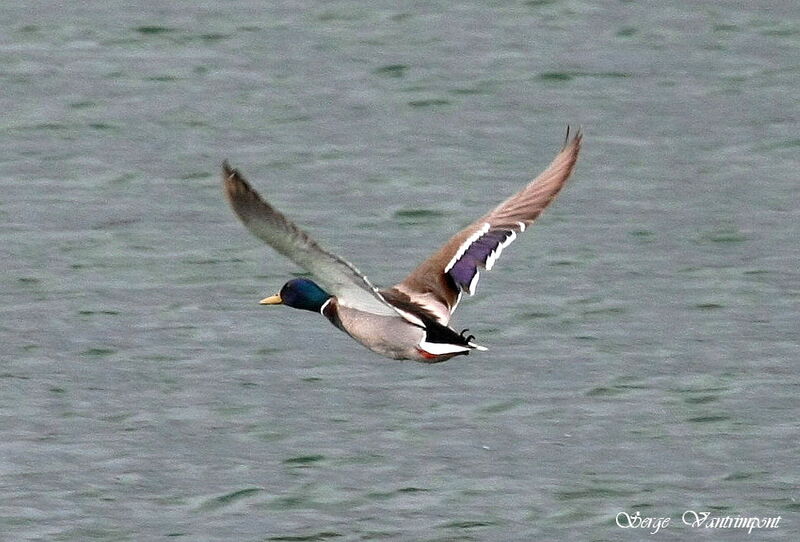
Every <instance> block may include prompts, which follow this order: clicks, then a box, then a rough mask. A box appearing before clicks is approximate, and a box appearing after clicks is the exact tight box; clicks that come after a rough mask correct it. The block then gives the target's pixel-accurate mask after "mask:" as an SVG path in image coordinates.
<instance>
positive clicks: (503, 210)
mask: <svg viewBox="0 0 800 542" xmlns="http://www.w3.org/2000/svg"><path fill="white" fill-rule="evenodd" d="M580 148H581V134H580V132H578V133H576V134H575V136H574V137H573V138H572V139H571V140H570V138H569V129H567V138H566V141H565V143H564V148H563V149H561V152H559V153H558V155H557V156H556V157H555V158H554V159H553V161H552V162H551V163H550V165H549V166H547V169H545V170H544V171H543V172H542V173H541V174H540V175H539V176H538V177H536V178H535V179H534V180H533V181H531V182H530V184H528V186H526V187H525V188H523V189H522V190H520V191H519V192H517V193H516V194H514V195H513V196H511V197H510V198H508V199H507V200H505V201H504V202H502V203H501V204H500V205H498V206H497V207H495V208H494V209H492V210H491V211H490V212H489V213H487V214H486V215H484V216H482V217H481V218H479V219H478V220H476V221H475V222H473V223H472V224H470V225H469V226H467V227H466V228H464V229H463V230H461V231H460V232H458V233H457V234H455V235H454V236H453V237H451V238H450V240H449V241H447V243H445V245H444V246H443V247H442V248H440V249H439V250H438V251H437V252H436V253H434V254H433V255H432V256H431V257H430V258H428V259H427V260H425V261H424V262H422V263H421V264H420V265H419V266H418V267H417V268H416V269H415V270H414V271H412V272H411V274H409V275H408V276H407V277H406V278H405V279H404V280H403V282H401V283H400V284H397V285H395V286H394V287H392V288H390V289H388V290H386V291H384V292H383V295H384V296H385V297H387V299H398V300H402V301H403V302H405V303H411V304H415V305H417V306H418V309H419V310H424V311H426V312H427V313H429V314H431V315H433V316H434V317H435V318H436V319H437V320H438V321H439V322H440V323H442V324H445V325H446V324H447V323H448V321H449V320H450V316H451V314H452V313H453V311H454V310H455V308H456V306H457V305H458V302H459V301H460V299H461V295H462V293H463V292H467V293H468V294H470V295H472V294H474V293H475V287H476V285H477V283H478V278H479V277H480V268H485V269H487V270H488V269H491V268H492V266H493V265H494V263H495V261H496V260H497V258H498V257H499V256H500V253H501V252H502V251H503V249H504V248H505V247H506V246H508V245H509V244H510V243H511V242H512V241H514V239H516V238H517V234H519V233H521V232H523V231H525V229H526V228H527V227H528V225H529V224H530V223H531V222H533V221H534V220H535V219H536V217H538V216H539V214H541V212H542V211H543V210H544V209H545V207H547V206H548V205H549V204H550V202H551V201H553V198H555V197H556V195H557V194H558V192H559V191H560V190H561V188H562V187H563V186H564V183H565V182H566V181H567V179H568V178H569V176H570V174H571V173H572V170H573V168H574V167H575V162H576V160H577V159H578V152H579V151H580ZM392 302H393V303H394V301H392Z"/></svg>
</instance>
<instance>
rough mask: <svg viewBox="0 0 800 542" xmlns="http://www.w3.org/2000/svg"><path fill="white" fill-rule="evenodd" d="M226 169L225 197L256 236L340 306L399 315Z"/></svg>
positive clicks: (363, 280) (357, 275)
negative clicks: (304, 272) (298, 269)
mask: <svg viewBox="0 0 800 542" xmlns="http://www.w3.org/2000/svg"><path fill="white" fill-rule="evenodd" d="M222 169H223V183H224V186H225V195H226V196H227V197H228V201H230V203H231V206H232V207H233V210H234V211H235V212H236V214H237V215H238V216H239V218H240V219H241V221H242V222H243V223H244V225H245V226H246V227H247V229H248V230H250V232H251V233H252V234H253V235H255V236H256V237H258V238H259V239H261V240H262V241H264V242H265V243H267V244H268V245H269V246H271V247H272V248H274V249H275V250H277V251H278V252H279V253H281V254H283V255H284V256H286V257H287V258H289V259H290V260H291V261H293V262H294V263H296V264H297V265H299V266H300V267H302V268H304V269H305V270H307V271H308V272H309V273H311V274H312V275H314V278H315V279H317V280H318V281H319V282H320V284H321V285H322V286H323V288H325V289H326V290H327V291H328V292H329V293H331V294H333V295H335V296H336V297H337V298H338V301H339V303H340V304H342V305H346V306H349V307H352V308H357V309H360V310H363V311H366V312H370V313H373V314H381V315H385V316H397V315H398V313H397V311H395V310H394V309H393V308H392V307H391V306H390V305H389V304H388V303H386V301H384V300H383V298H382V297H381V296H380V294H378V292H377V290H376V289H375V287H374V286H373V285H372V284H371V283H370V282H369V280H368V279H367V278H366V277H365V276H364V275H363V274H362V273H361V272H359V271H358V269H356V268H355V267H354V266H353V265H352V264H351V263H349V262H347V261H345V260H343V259H342V258H340V257H339V256H336V255H335V254H333V253H331V252H328V251H327V250H325V249H324V248H322V247H321V246H320V245H319V243H317V242H316V241H315V240H314V239H312V238H311V236H310V235H308V234H307V233H306V232H304V231H303V230H301V229H300V228H299V227H297V225H296V224H295V223H294V222H292V221H291V220H289V219H288V218H286V217H285V216H284V215H283V214H282V213H281V212H279V211H277V210H276V209H275V208H274V207H272V206H271V205H270V204H269V203H267V202H266V201H264V200H263V199H262V198H261V197H260V196H259V195H258V193H257V192H256V191H255V190H253V188H252V187H251V186H250V185H249V184H248V183H247V181H246V180H245V179H244V178H243V177H242V176H241V175H240V174H239V172H238V171H237V170H235V169H233V168H231V167H230V166H229V165H228V163H227V162H225V163H224V164H223V165H222Z"/></svg>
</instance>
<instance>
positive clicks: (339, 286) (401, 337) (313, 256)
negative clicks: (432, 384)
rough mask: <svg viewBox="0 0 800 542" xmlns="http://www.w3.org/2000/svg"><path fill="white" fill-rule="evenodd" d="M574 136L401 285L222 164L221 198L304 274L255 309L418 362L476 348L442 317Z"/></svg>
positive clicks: (574, 149) (528, 215)
mask: <svg viewBox="0 0 800 542" xmlns="http://www.w3.org/2000/svg"><path fill="white" fill-rule="evenodd" d="M580 148H581V134H580V132H578V133H576V134H575V136H574V137H573V138H572V139H570V137H569V129H568V130H567V137H566V140H565V143H564V147H563V148H562V149H561V151H560V152H559V153H558V154H557V155H556V157H555V158H554V159H553V161H552V162H551V163H550V165H549V166H547V169H545V170H544V171H543V172H542V173H541V174H540V175H539V176H538V177H536V178H535V179H534V180H533V181H531V182H530V183H529V184H528V185H527V186H526V187H525V188H523V189H522V190H520V191H519V192H517V193H516V194H514V195H513V196H511V197H510V198H508V199H507V200H505V201H503V202H502V203H500V204H499V205H498V206H497V207H495V208H494V209H492V210H491V211H489V212H488V213H487V214H485V215H484V216H482V217H481V218H479V219H478V220H476V221H475V222H473V223H472V224H470V225H469V226H467V227H466V228H464V229H462V230H461V231H459V232H458V233H456V234H455V235H454V236H453V237H451V238H450V240H449V241H447V243H445V244H444V246H442V247H441V248H440V249H439V250H438V251H436V252H435V253H434V254H433V255H432V256H431V257H429V258H428V259H427V260H425V261H424V262H422V263H421V264H420V265H419V266H418V267H417V268H416V269H414V270H413V271H412V272H411V273H410V274H409V275H408V276H407V277H406V278H405V279H403V281H402V282H400V283H398V284H396V285H394V286H392V287H391V288H387V289H383V290H379V289H377V288H376V287H375V286H373V285H372V283H371V282H370V281H369V279H367V277H366V276H364V275H363V274H362V273H361V272H360V271H359V270H358V269H356V268H355V267H354V266H353V265H352V264H351V263H350V262H348V261H346V260H344V259H342V258H340V257H339V256H337V255H335V254H334V253H332V252H330V251H328V250H326V249H325V248H323V247H322V246H320V244H319V243H318V242H317V241H315V240H314V239H313V238H312V237H311V236H310V235H309V234H308V233H306V232H305V231H304V230H302V229H300V228H299V227H298V226H297V225H296V224H295V223H294V222H292V221H291V220H289V219H288V218H287V217H286V216H284V215H283V214H282V213H281V212H279V211H278V210H276V209H275V208H274V207H272V205H270V204H269V203H267V202H266V201H265V200H264V199H262V198H261V197H260V196H259V195H258V193H257V192H256V191H255V190H254V189H253V188H252V187H251V186H250V184H248V182H247V181H246V180H245V179H244V177H242V175H241V174H240V173H239V172H238V171H237V170H236V169H233V168H232V167H230V165H229V164H228V163H227V161H226V162H224V163H223V165H222V169H223V184H224V190H225V194H226V196H227V198H228V201H229V202H230V204H231V206H232V207H233V210H234V212H235V213H236V214H237V215H238V216H239V218H240V219H241V221H242V222H243V223H244V225H245V226H246V227H247V229H249V230H250V232H251V233H252V234H253V235H255V236H256V237H258V238H259V239H261V240H262V241H264V242H265V243H267V244H268V245H270V246H271V247H272V248H274V249H275V250H276V251H278V252H279V253H281V254H282V255H284V256H285V257H287V258H288V259H290V260H291V261H293V262H294V263H296V264H297V265H299V266H300V267H302V268H304V269H305V270H306V271H308V272H309V273H310V274H311V275H312V276H313V277H314V280H310V279H308V278H295V279H292V280H290V281H289V282H287V283H286V284H284V285H283V287H282V288H281V291H280V293H278V294H276V295H273V296H270V297H267V298H265V299H262V300H261V304H262V305H280V304H283V305H288V306H289V307H293V308H296V309H304V310H308V311H313V312H318V313H320V314H322V315H323V316H324V317H325V318H327V319H328V320H329V321H330V322H331V323H332V324H333V325H334V326H336V327H338V328H339V329H340V330H342V331H344V332H345V333H347V334H348V335H350V336H351V337H352V338H353V339H355V340H356V341H358V342H359V343H361V344H362V345H364V346H366V347H367V348H369V349H370V350H372V351H373V352H376V353H378V354H380V355H382V356H386V357H389V358H393V359H410V360H415V361H420V362H424V363H437V362H441V361H446V360H448V359H450V358H452V357H454V356H459V355H462V354H469V353H470V351H472V350H486V348H485V347H483V346H481V345H479V344H476V343H475V342H474V336H472V335H466V332H467V330H464V331H462V332H461V333H459V332H457V331H455V330H454V329H453V328H451V327H450V326H449V325H448V323H449V322H450V317H451V315H452V314H453V311H455V309H456V307H457V306H458V303H459V301H460V300H461V296H462V295H463V294H464V293H465V292H466V293H467V294H469V295H472V294H474V293H475V287H476V285H477V284H478V279H479V277H480V271H481V269H486V270H487V271H488V270H490V269H491V268H492V266H493V265H494V263H495V261H496V260H497V258H498V257H499V256H500V253H501V252H502V251H503V249H504V248H505V247H507V246H508V245H509V244H510V243H511V242H512V241H514V239H516V238H517V235H518V234H520V233H522V232H524V231H525V230H526V229H527V227H528V226H529V225H530V224H531V222H533V221H534V220H535V219H536V217H538V216H539V214H540V213H541V212H542V211H543V210H544V208H545V207H547V206H548V205H549V204H550V202H551V201H553V198H555V197H556V195H557V194H558V193H559V191H560V190H561V188H562V187H563V186H564V183H565V182H566V180H567V179H568V178H569V176H570V174H571V173H572V170H573V168H574V167H575V162H576V160H577V159H578V152H579V151H580Z"/></svg>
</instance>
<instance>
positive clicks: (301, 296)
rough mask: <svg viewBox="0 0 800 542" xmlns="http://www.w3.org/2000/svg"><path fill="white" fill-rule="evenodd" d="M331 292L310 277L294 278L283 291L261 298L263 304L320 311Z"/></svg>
mask: <svg viewBox="0 0 800 542" xmlns="http://www.w3.org/2000/svg"><path fill="white" fill-rule="evenodd" d="M330 298H331V294H329V293H328V292H326V291H325V290H323V289H322V288H320V287H319V286H318V285H317V283H316V282H314V281H313V280H308V279H292V280H290V281H289V282H287V283H286V284H284V285H283V288H281V293H279V294H277V295H273V296H270V297H267V298H264V299H262V300H261V304H262V305H286V306H289V307H293V308H295V309H303V310H307V311H313V312H319V311H320V309H321V308H322V305H324V304H325V302H326V301H327V300H329V299H330Z"/></svg>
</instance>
